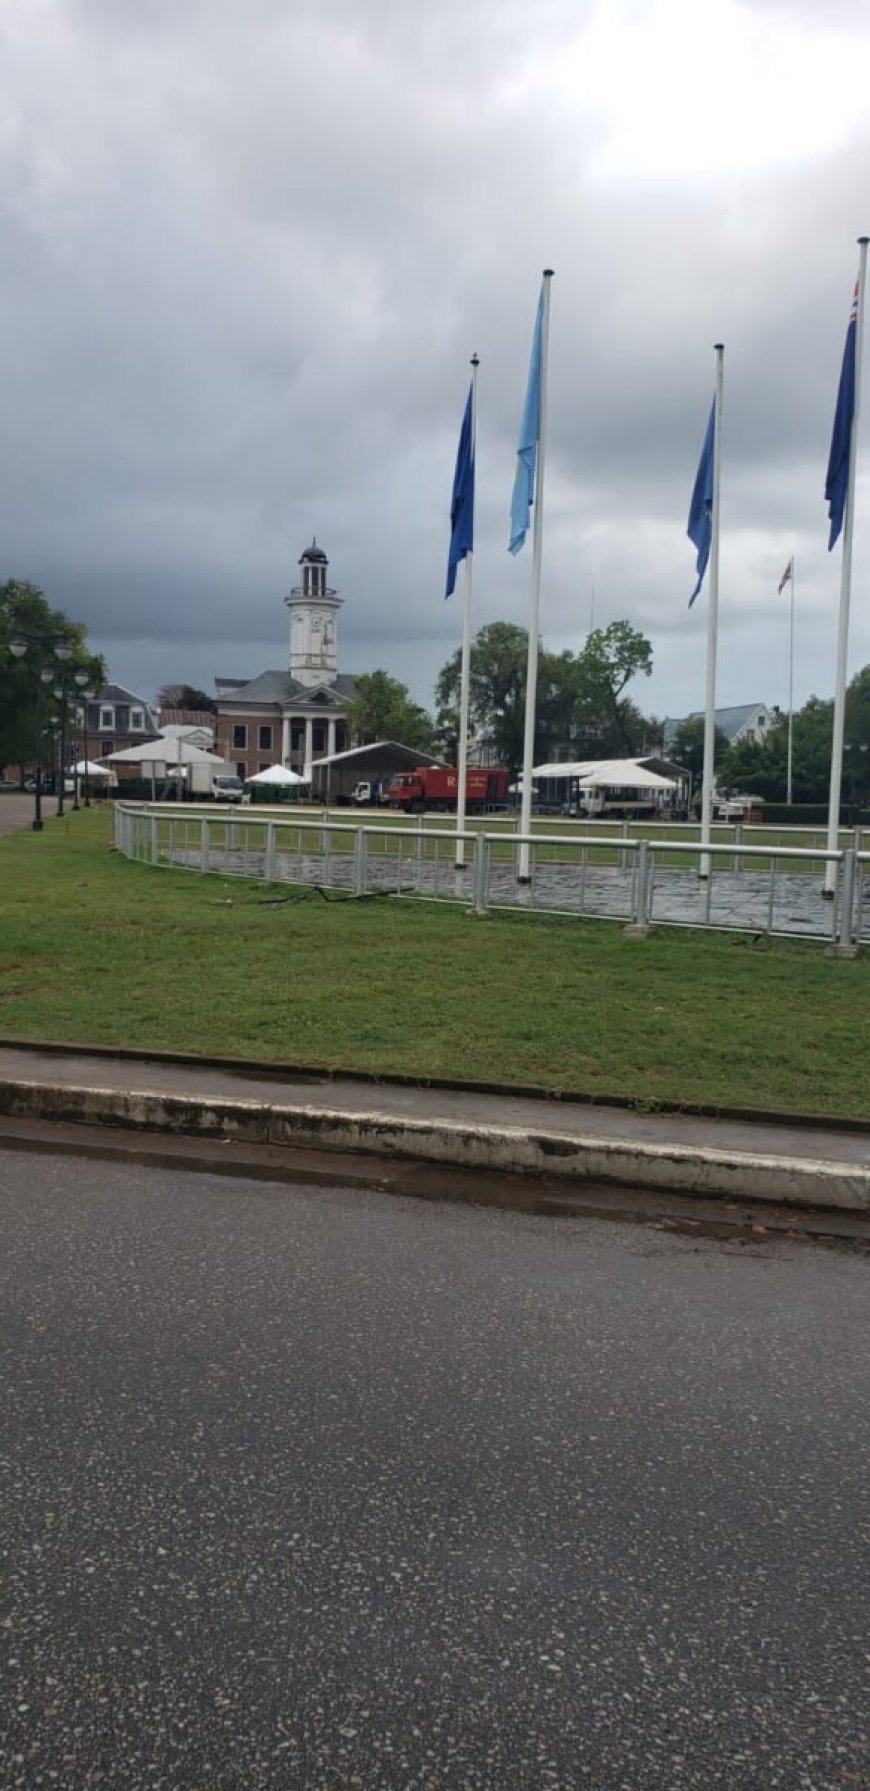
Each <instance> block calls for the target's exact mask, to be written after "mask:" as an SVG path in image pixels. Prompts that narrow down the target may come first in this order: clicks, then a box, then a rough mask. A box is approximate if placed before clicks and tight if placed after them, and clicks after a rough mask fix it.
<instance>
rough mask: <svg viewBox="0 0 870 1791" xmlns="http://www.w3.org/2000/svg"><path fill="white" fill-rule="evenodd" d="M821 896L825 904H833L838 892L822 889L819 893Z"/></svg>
mask: <svg viewBox="0 0 870 1791" xmlns="http://www.w3.org/2000/svg"><path fill="white" fill-rule="evenodd" d="M819 894H820V895H821V898H822V901H823V902H832V901H833V900H834V896H835V894H836V891H835V890H833V889H822V890H820V891H819Z"/></svg>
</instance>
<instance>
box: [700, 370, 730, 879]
mask: <svg viewBox="0 0 870 1791" xmlns="http://www.w3.org/2000/svg"><path fill="white" fill-rule="evenodd" d="M713 352H714V354H715V356H716V392H715V399H714V404H715V415H714V423H713V507H712V512H711V518H710V581H709V585H708V587H707V688H706V701H705V705H704V770H703V779H702V785H701V845H702V847H704V846H709V845H710V832H711V824H712V819H713V779H714V773H715V760H716V641H717V633H718V624H719V496H720V474H721V466H722V460H721V445H722V400H723V395H724V385H725V349H724V347H723V345H722V343H721V342H717V343H716V344H715V347H714V351H713ZM698 874H699V876H700V877H709V875H710V854H709V852H702V854H701V859H700V863H699V867H698Z"/></svg>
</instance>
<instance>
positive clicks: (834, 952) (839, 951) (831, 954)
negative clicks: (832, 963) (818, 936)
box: [825, 940, 858, 958]
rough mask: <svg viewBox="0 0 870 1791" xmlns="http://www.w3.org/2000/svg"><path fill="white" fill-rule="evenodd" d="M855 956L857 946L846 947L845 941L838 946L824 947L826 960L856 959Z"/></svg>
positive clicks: (856, 954)
mask: <svg viewBox="0 0 870 1791" xmlns="http://www.w3.org/2000/svg"><path fill="white" fill-rule="evenodd" d="M857 956H858V947H857V945H847V944H846V943H845V940H844V941H843V943H842V944H840V945H826V946H825V957H826V958H857Z"/></svg>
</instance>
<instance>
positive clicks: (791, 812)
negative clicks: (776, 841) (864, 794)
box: [764, 802, 870, 827]
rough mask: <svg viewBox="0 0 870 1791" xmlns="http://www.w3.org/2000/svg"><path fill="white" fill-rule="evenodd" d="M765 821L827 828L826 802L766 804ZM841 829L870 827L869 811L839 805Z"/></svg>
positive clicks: (793, 825) (845, 803)
mask: <svg viewBox="0 0 870 1791" xmlns="http://www.w3.org/2000/svg"><path fill="white" fill-rule="evenodd" d="M764 819H765V821H771V822H778V823H779V824H780V825H782V824H783V823H784V822H785V823H788V825H789V826H792V827H827V824H828V805H827V803H826V802H766V803H765V805H764ZM840 826H841V827H870V809H868V808H857V807H856V808H853V807H852V804H851V803H850V802H841V803H840Z"/></svg>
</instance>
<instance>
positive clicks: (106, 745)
mask: <svg viewBox="0 0 870 1791" xmlns="http://www.w3.org/2000/svg"><path fill="white" fill-rule="evenodd" d="M114 750H115V742H114V740H101V741H100V757H101V758H102V759H107V758H108V756H109V754H110V752H114Z"/></svg>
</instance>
